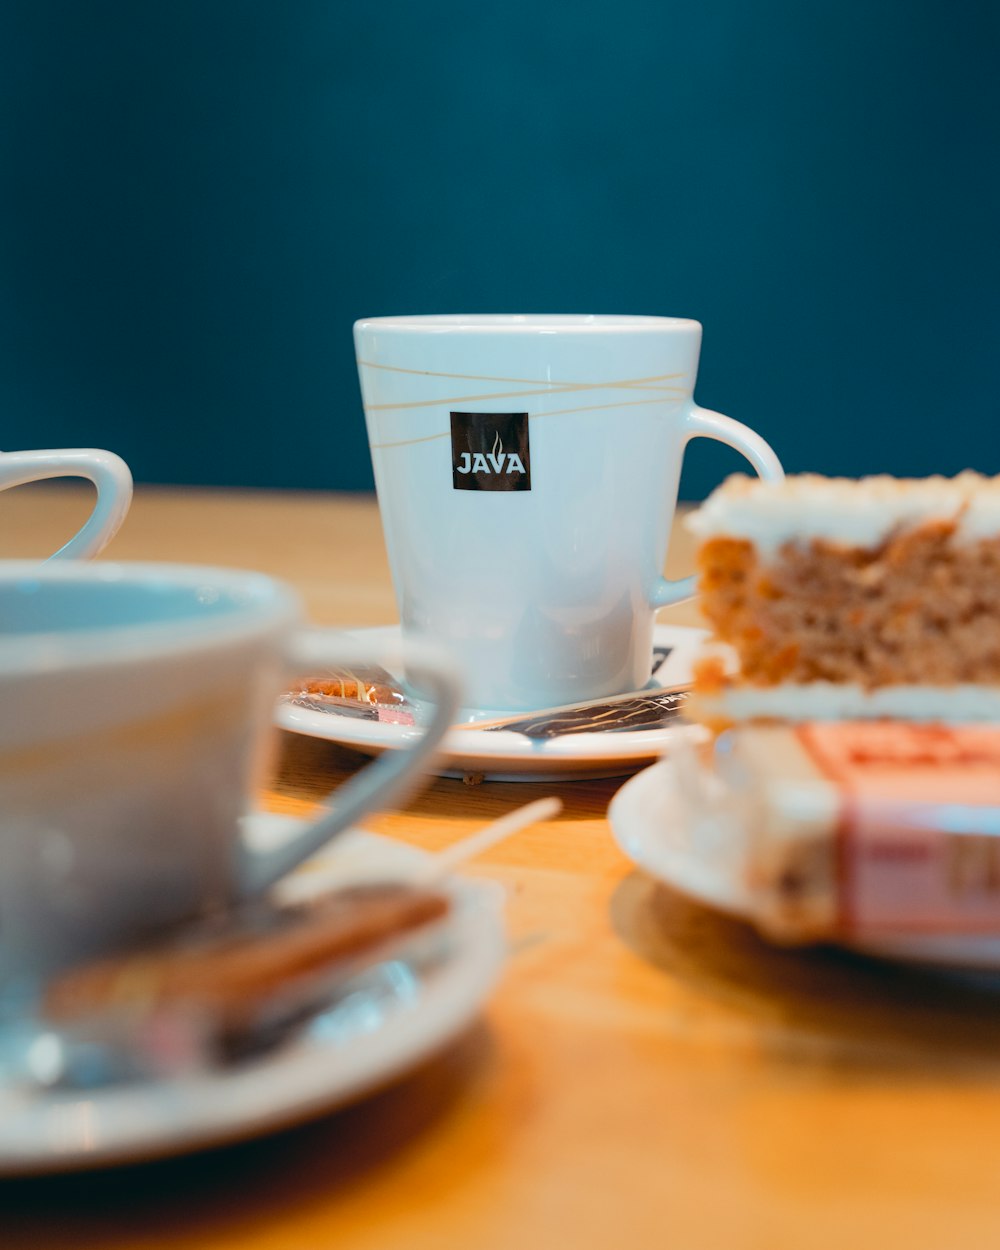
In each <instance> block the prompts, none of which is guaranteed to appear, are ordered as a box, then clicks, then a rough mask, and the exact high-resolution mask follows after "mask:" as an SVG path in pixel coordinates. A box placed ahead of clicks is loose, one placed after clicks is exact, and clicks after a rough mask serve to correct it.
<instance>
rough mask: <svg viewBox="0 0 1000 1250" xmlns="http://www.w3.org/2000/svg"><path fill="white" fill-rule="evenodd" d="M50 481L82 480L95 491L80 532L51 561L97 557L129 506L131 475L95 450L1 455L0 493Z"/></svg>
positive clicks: (113, 457)
mask: <svg viewBox="0 0 1000 1250" xmlns="http://www.w3.org/2000/svg"><path fill="white" fill-rule="evenodd" d="M50 477H85V478H87V479H88V480H89V481H91V482H93V483H94V485H95V486H96V487H97V502H96V503H95V504H94V510H93V512H92V513H91V514H90V517H89V519H88V520H87V523H86V525H84V527H83V529H81V530H80V531H78V533H76V534H74V536H73V537H72V538H71V539H70V540H69V542H68V543H66V545H65V546H64V547H60V548H59V550H58V551H57V552H56V553H55V555H54V556H52V557H51V558H52V559H66V558H68V557H69V558H72V557H79V558H85V557H88V556H96V555H97V553H98V552H99V551H101V550H103V548H104V547H106V546H107V545H108V543H109V542H110V541H111V540H112V538H114V536H115V534H117V533H118V529H119V527H120V525H121V523H122V521H124V520H125V514H126V512H128V508H129V504H130V503H131V502H132V474H131V473H130V472H129V467H128V465H127V464H126V463H125V461H124V460H122V458H121V457H120V456H116V455H115V454H114V452H111V451H100V450H98V449H97V448H89V447H87V448H77V449H73V450H54V451H7V452H0V490H4V489H5V488H6V487H8V486H24V485H27V483H28V482H40V481H43V480H44V479H45V478H50Z"/></svg>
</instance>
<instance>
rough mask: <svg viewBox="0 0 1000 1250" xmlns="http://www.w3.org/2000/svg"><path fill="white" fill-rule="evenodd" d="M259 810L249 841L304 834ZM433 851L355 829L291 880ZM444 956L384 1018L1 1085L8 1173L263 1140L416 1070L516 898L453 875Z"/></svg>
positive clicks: (464, 995)
mask: <svg viewBox="0 0 1000 1250" xmlns="http://www.w3.org/2000/svg"><path fill="white" fill-rule="evenodd" d="M299 823H300V822H299V821H297V820H294V819H293V818H291V817H284V816H281V817H279V816H273V815H263V814H259V815H256V816H254V817H252V818H250V819H249V820H248V822H247V830H246V833H247V837H248V839H249V840H250V841H252V842H255V843H260V842H262V841H263V842H266V843H270V844H272V845H273V844H274V843H275V842H276V841H280V840H281V838H282V837H283V836H287V834H288V833H289V832H290V831H291V830H292V829H294V828H295V827H296V826H298V824H299ZM425 861H426V856H425V855H424V854H423V853H422V852H420V851H417V850H414V849H413V848H412V847H407V846H404V845H402V844H400V843H396V842H392V841H390V840H388V839H385V838H379V837H376V836H374V835H371V834H364V833H361V832H357V831H355V832H351V833H348V834H345V835H343V836H342V837H341V838H340V839H338V840H337V842H336V843H335V844H334V846H333V847H331V848H330V849H329V850H328V851H327V852H325V853H323V854H322V855H320V856H317V857H316V858H315V859H313V860H311V861H310V862H309V863H308V864H306V865H304V867H303V868H302V869H300V871H299V872H298V873H297V874H295V875H294V876H293V877H292V878H290V880H289V883H288V890H287V892H288V893H289V895H292V894H299V895H301V894H306V893H310V894H311V893H320V892H322V890H323V889H324V888H330V887H332V886H333V885H335V884H336V885H337V886H341V885H345V884H348V883H353V882H356V881H363V880H371V879H380V878H381V879H384V878H385V877H387V876H393V877H396V878H399V877H402V876H405V875H406V874H407V873H408V872H409V871H412V870H413V868H414V866H415V865H417V864H420V863H422V862H425ZM447 888H448V889H449V892H450V893H451V896H452V900H453V918H452V919H451V921H450V922H449V923H450V925H451V929H450V930H449V937H450V939H451V940H450V941H449V943H448V954H447V955H446V956H445V957H444V959H443V962H442V963H441V964H439V965H435V966H433V967H431V968H429V969H427V970H426V971H423V970H420V971H417V972H416V974H415V975H413V974H412V970H410V971H409V972H408V974H407V975H405V976H404V977H402V978H401V983H400V984H399V985H398V987H394V990H393V993H392V994H391V995H388V996H381V997H380V998H379V1001H378V1004H377V1007H378V1010H376V1011H372V1010H371V1009H370V1005H368V1006H367V1007H366V1006H365V1004H360V1006H361V1008H363V1009H360V1010H357V1011H354V1012H353V1015H352V1014H351V1013H350V1012H344V1011H339V1009H338V1018H337V1020H336V1022H335V1026H332V1025H331V1022H330V1021H329V1020H324V1019H323V1016H322V1014H318V1015H317V1017H316V1018H315V1021H314V1025H313V1026H309V1027H307V1028H306V1029H305V1030H304V1031H303V1032H302V1033H301V1034H298V1035H295V1036H294V1037H291V1038H290V1039H289V1040H288V1041H286V1042H284V1043H282V1044H281V1045H280V1046H279V1047H277V1048H276V1049H275V1050H274V1051H273V1052H270V1053H268V1054H266V1055H265V1056H263V1057H261V1058H257V1059H254V1060H251V1061H246V1062H243V1063H240V1064H236V1065H233V1066H232V1067H229V1068H225V1069H220V1070H215V1071H207V1072H203V1073H198V1074H197V1075H190V1076H188V1075H185V1076H182V1077H178V1078H175V1079H172V1080H169V1081H155V1082H136V1083H134V1084H129V1085H125V1084H123V1085H115V1086H108V1087H105V1088H100V1089H93V1090H92V1089H88V1090H86V1091H75V1090H73V1091H67V1090H52V1091H47V1090H41V1089H32V1090H22V1089H0V1176H17V1175H30V1174H40V1173H50V1172H66V1171H73V1170H79V1169H84V1168H94V1167H104V1166H108V1165H111V1164H119V1163H133V1162H138V1161H140V1160H147V1159H153V1158H157V1157H160V1156H165V1155H173V1154H180V1153H184V1152H188V1151H192V1150H198V1149H202V1148H205V1147H208V1146H215V1145H221V1144H223V1143H226V1142H232V1141H236V1140H239V1139H242V1138H246V1137H253V1136H258V1135H260V1134H262V1133H265V1132H267V1131H269V1130H271V1129H276V1128H284V1127H287V1126H290V1125H292V1124H295V1123H296V1122H299V1121H302V1120H306V1119H310V1118H313V1117H315V1116H317V1115H319V1114H322V1113H325V1112H330V1111H333V1110H334V1109H336V1108H338V1107H341V1106H344V1105H346V1104H347V1103H350V1102H354V1101H356V1100H358V1099H359V1098H361V1097H363V1096H364V1095H365V1094H368V1093H371V1092H373V1091H374V1090H375V1089H377V1088H379V1087H381V1086H383V1085H385V1084H386V1083H387V1082H389V1081H390V1080H392V1079H393V1078H394V1077H397V1076H400V1075H401V1074H403V1073H404V1072H406V1071H407V1070H409V1069H411V1068H413V1067H414V1066H416V1065H417V1064H418V1063H420V1062H421V1061H422V1060H423V1059H425V1058H427V1057H428V1056H430V1055H431V1054H433V1053H434V1052H435V1051H436V1050H438V1049H440V1048H441V1047H442V1046H444V1045H445V1044H446V1043H447V1042H448V1041H450V1040H451V1039H452V1038H454V1037H455V1036H457V1035H458V1034H459V1033H460V1032H461V1031H462V1029H463V1028H465V1027H466V1026H467V1025H468V1024H469V1022H470V1021H471V1020H472V1019H473V1018H474V1016H475V1015H476V1013H477V1011H478V1010H479V1008H480V1006H481V1004H482V1003H483V1001H484V999H485V998H486V996H487V995H488V993H489V991H490V990H491V988H492V986H493V984H494V982H495V981H496V978H497V976H498V974H499V971H500V968H501V965H502V963H503V959H504V954H505V938H504V932H503V922H502V916H501V903H502V894H501V891H500V890H499V888H498V887H496V886H495V885H493V884H491V883H489V882H477V881H472V880H464V879H461V878H453V879H451V881H450V882H449V883H448V885H447Z"/></svg>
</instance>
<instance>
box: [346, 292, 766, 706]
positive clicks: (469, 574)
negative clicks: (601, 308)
mask: <svg viewBox="0 0 1000 1250" xmlns="http://www.w3.org/2000/svg"><path fill="white" fill-rule="evenodd" d="M354 337H355V346H356V349H357V356H358V371H359V376H360V380H361V392H362V398H363V400H364V406H365V415H366V420H367V425H368V437H369V443H370V446H371V453H372V463H373V465H374V470H375V483H376V488H377V490H378V498H379V507H380V510H381V516H382V526H383V530H384V533H385V541H386V546H387V549H388V554H389V563H390V567H391V570H392V577H393V581H394V585H395V591H396V598H397V603H398V607H399V612H400V617H401V620H402V628H403V632H404V634H405V635H406V636H407V637H415V636H430V637H432V638H434V639H436V640H439V641H440V642H441V643H442V644H443V645H444V646H445V647H446V648H447V650H448V652H449V654H451V655H452V656H454V657H455V659H456V660H457V661H458V662H459V664H460V665H461V667H462V670H463V675H464V686H465V690H466V699H467V703H468V705H469V706H470V707H472V708H481V709H498V710H506V709H511V710H517V709H531V708H540V707H548V706H554V705H557V704H562V703H571V702H575V701H578V700H584V699H590V698H600V697H602V696H603V695H609V694H615V693H620V692H623V691H627V690H635V689H638V688H640V687H642V686H643V685H644V684H645V683H646V682H647V681H648V680H649V677H650V669H651V661H652V631H653V623H654V614H655V612H656V610H657V609H658V608H662V607H665V606H666V605H667V604H671V603H677V602H679V601H680V600H682V599H685V598H688V597H690V596H691V595H692V594H693V593H694V578H691V577H689V578H685V579H683V580H682V581H679V582H668V581H665V580H664V578H663V577H662V570H663V565H664V561H665V558H666V547H667V539H668V536H669V533H670V526H671V521H672V519H673V514H674V508H675V506H676V501H677V484H678V479H679V477H680V470H681V459H682V457H683V453H684V447H685V445H686V443H687V442H688V440H689V439H692V438H696V437H705V438H713V439H717V440H719V441H720V442H724V443H728V444H729V445H730V446H731V447H735V448H736V449H737V450H738V451H740V452H742V453H743V455H745V456H746V457H747V459H748V460H749V461H750V463H751V464H752V465H753V467H754V468H755V469H756V470H757V472H758V473H759V474H760V475H761V476H762V477H766V478H780V477H781V476H782V471H781V466H780V464H779V463H778V460H777V457H776V456H775V455H774V452H773V451H772V450H771V448H770V447H769V446H768V445H767V443H765V442H764V440H763V439H762V438H760V436H759V435H757V434H755V433H754V432H753V431H752V430H750V429H748V428H747V427H746V426H744V425H740V424H739V423H738V422H736V421H733V420H731V419H730V418H729V417H724V416H721V415H720V414H719V413H716V412H709V411H707V410H706V409H704V408H700V407H699V406H698V405H697V404H696V403H695V402H694V398H693V394H694V384H695V375H696V371H697V367H698V353H699V348H700V345H701V326H700V325H699V324H698V322H696V321H689V320H683V319H678V318H672V317H625V316H515V315H510V316H499V315H497V316H458V315H456V316H430V317H380V318H374V319H372V320H367V321H359V322H357V323H356V324H355V327H354Z"/></svg>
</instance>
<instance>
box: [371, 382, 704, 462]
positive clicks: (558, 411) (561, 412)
mask: <svg viewBox="0 0 1000 1250" xmlns="http://www.w3.org/2000/svg"><path fill="white" fill-rule="evenodd" d="M684 398H685V396H684V395H667V396H664V395H657V396H655V397H650V398H649V399H623V400H621V401H620V402H619V403H617V404H588V405H587V406H586V407H585V408H554V409H553V410H552V411H551V412H529V413H528V420H529V421H537V420H538V419H539V417H563V416H566V415H567V414H568V413H574V412H599V411H600V410H601V409H603V408H628V407H630V406H634V405H635V404H664V403H666V404H679V403H681V402H682V400H683V399H684ZM442 402H445V403H446V402H447V401H446V400H445V401H442ZM484 415H485V416H489V413H485V414H484ZM450 433H451V431H450V430H442V431H441V432H440V433H439V434H423V435H421V437H420V438H401V439H400V440H399V441H398V442H395V443H372V444H371V449H372V451H385V450H386V449H387V448H390V447H412V446H413V445H414V444H415V443H432V442H433V441H434V439H436V438H448V437H449V436H450Z"/></svg>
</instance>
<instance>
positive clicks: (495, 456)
mask: <svg viewBox="0 0 1000 1250" xmlns="http://www.w3.org/2000/svg"><path fill="white" fill-rule="evenodd" d="M451 468H452V485H453V486H454V488H455V490H492V491H498V490H499V491H514V490H531V460H530V456H529V450H528V414H527V413H526V412H453V413H452V414H451Z"/></svg>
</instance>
